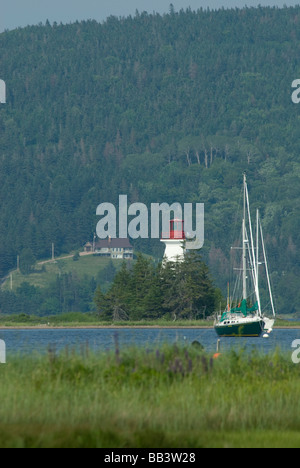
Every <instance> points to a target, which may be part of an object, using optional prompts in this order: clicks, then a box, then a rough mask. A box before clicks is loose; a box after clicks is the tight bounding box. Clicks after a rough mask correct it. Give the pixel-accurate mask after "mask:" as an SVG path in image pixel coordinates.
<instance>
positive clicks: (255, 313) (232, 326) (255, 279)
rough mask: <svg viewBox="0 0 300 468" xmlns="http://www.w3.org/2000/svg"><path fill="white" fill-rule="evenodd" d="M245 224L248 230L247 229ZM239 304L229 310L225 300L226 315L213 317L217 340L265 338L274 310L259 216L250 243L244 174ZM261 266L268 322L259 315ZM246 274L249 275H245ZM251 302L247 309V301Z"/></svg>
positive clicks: (251, 231) (260, 310)
mask: <svg viewBox="0 0 300 468" xmlns="http://www.w3.org/2000/svg"><path fill="white" fill-rule="evenodd" d="M247 224H248V226H247ZM242 242H243V246H242V249H241V250H242V252H243V253H242V268H241V272H242V290H243V292H242V300H241V301H240V302H239V303H236V305H235V306H233V303H232V301H231V300H230V299H229V294H228V306H227V309H226V311H225V312H224V313H223V314H222V315H220V316H218V317H217V319H216V321H215V330H216V332H217V334H218V335H219V336H221V337H223V336H224V337H243V336H244V337H258V336H261V335H262V334H263V333H264V336H269V334H270V333H271V331H272V328H273V325H274V322H275V319H274V318H275V309H274V303H273V297H272V291H271V284H270V276H269V271H268V264H267V257H266V250H265V246H264V238H263V232H262V226H261V223H260V219H259V212H258V210H257V213H256V245H255V246H254V242H253V230H252V223H251V215H250V207H249V195H248V188H247V182H246V175H245V174H244V211H243V223H242ZM260 246H262V252H263V262H260V261H259V249H260ZM262 263H263V264H264V265H265V270H266V277H267V283H268V289H269V295H270V305H271V308H272V314H273V318H272V319H270V318H269V317H268V316H267V315H266V314H265V313H264V314H263V313H262V309H261V301H260V294H259V265H261V264H262ZM249 271H250V275H249V276H248V273H249ZM249 280H251V282H252V285H253V289H254V291H253V292H252V293H251V294H249V295H248V288H249V287H248V283H249ZM253 297H254V298H255V300H254V304H253V305H252V306H251V304H249V303H250V300H251V299H252V300H253Z"/></svg>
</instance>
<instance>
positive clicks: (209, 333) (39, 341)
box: [0, 328, 300, 359]
mask: <svg viewBox="0 0 300 468" xmlns="http://www.w3.org/2000/svg"><path fill="white" fill-rule="evenodd" d="M0 339H1V340H4V341H5V343H6V354H7V358H8V359H9V356H10V355H15V354H31V353H37V352H38V353H45V352H47V350H48V349H49V348H50V347H51V348H52V349H55V350H56V351H59V350H62V349H65V348H67V347H68V348H69V349H74V350H75V351H78V352H81V351H82V350H83V349H86V347H87V346H88V348H89V349H90V350H92V351H105V350H110V349H114V347H115V344H116V340H117V341H118V344H119V346H120V348H121V349H122V348H124V347H126V346H132V345H135V346H141V347H144V348H149V349H153V348H155V347H158V346H160V345H161V344H164V343H175V342H177V343H181V344H184V343H186V344H191V343H192V342H193V341H194V340H197V341H199V342H200V343H201V344H202V345H203V346H204V348H205V350H206V351H215V350H216V346H217V340H218V337H217V335H216V332H215V331H214V330H212V329H206V330H199V329H175V328H174V329H173V328H172V329H122V328H120V329H113V330H112V329H76V330H75V329H59V330H36V329H32V330H0ZM296 339H300V330H297V329H296V330H295V329H288V330H287V329H275V330H274V331H273V332H272V333H271V335H270V337H269V338H268V339H264V338H222V339H221V351H225V350H228V349H231V348H234V349H239V348H244V347H246V348H247V349H249V350H251V349H253V348H255V349H258V350H260V351H264V352H269V351H272V350H274V349H276V347H279V348H280V349H281V350H283V351H291V352H292V351H293V349H292V342H293V341H294V340H296Z"/></svg>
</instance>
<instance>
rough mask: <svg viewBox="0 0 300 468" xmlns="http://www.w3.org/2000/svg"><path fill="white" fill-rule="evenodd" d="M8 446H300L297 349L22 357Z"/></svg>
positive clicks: (9, 367) (6, 400) (2, 394)
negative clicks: (294, 356) (294, 354)
mask: <svg viewBox="0 0 300 468" xmlns="http://www.w3.org/2000/svg"><path fill="white" fill-rule="evenodd" d="M0 401H1V406H0V421H1V423H0V447H100V448H115V447H124V448H133V447H134V448H140V447H141V448H198V447H298V446H299V445H300V366H296V365H294V364H293V363H292V362H291V359H290V356H284V355H283V354H281V353H280V352H278V351H276V352H275V353H273V354H272V355H268V356H265V355H258V354H251V355H249V354H247V353H245V352H243V351H240V352H239V353H236V352H230V353H228V354H226V355H222V356H221V357H220V358H219V359H217V360H215V359H213V358H212V356H211V355H209V354H207V353H204V352H200V351H199V350H197V349H195V348H193V347H192V346H190V347H185V348H184V347H181V348H180V347H178V346H176V345H174V346H162V347H159V348H153V349H151V350H141V349H127V350H120V349H119V347H118V344H117V342H116V346H115V350H114V351H113V352H109V353H101V354H91V353H90V352H89V350H88V349H85V350H82V353H81V355H78V354H74V353H72V352H71V350H65V351H64V352H63V353H61V354H59V355H55V354H54V353H53V352H49V354H48V355H47V356H43V357H42V356H31V357H26V358H23V357H22V358H21V357H15V358H13V359H11V360H10V361H9V362H8V363H7V364H6V365H1V366H0Z"/></svg>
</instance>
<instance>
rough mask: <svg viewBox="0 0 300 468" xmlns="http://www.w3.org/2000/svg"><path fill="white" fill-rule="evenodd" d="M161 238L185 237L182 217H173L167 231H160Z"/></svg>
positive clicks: (182, 238)
mask: <svg viewBox="0 0 300 468" xmlns="http://www.w3.org/2000/svg"><path fill="white" fill-rule="evenodd" d="M162 239H178V240H180V239H181V240H184V239H185V232H184V221H182V219H173V220H172V221H170V230H169V232H167V233H166V232H163V233H162Z"/></svg>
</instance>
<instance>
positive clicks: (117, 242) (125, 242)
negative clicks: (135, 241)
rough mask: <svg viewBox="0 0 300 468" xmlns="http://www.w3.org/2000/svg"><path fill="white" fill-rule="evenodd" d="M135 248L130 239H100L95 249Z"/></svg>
mask: <svg viewBox="0 0 300 468" xmlns="http://www.w3.org/2000/svg"><path fill="white" fill-rule="evenodd" d="M118 247H119V248H121V247H122V248H123V249H126V248H133V247H132V245H131V244H130V241H129V239H119V238H116V239H99V240H98V241H97V242H96V243H95V248H96V249H105V248H111V249H113V248H118Z"/></svg>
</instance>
